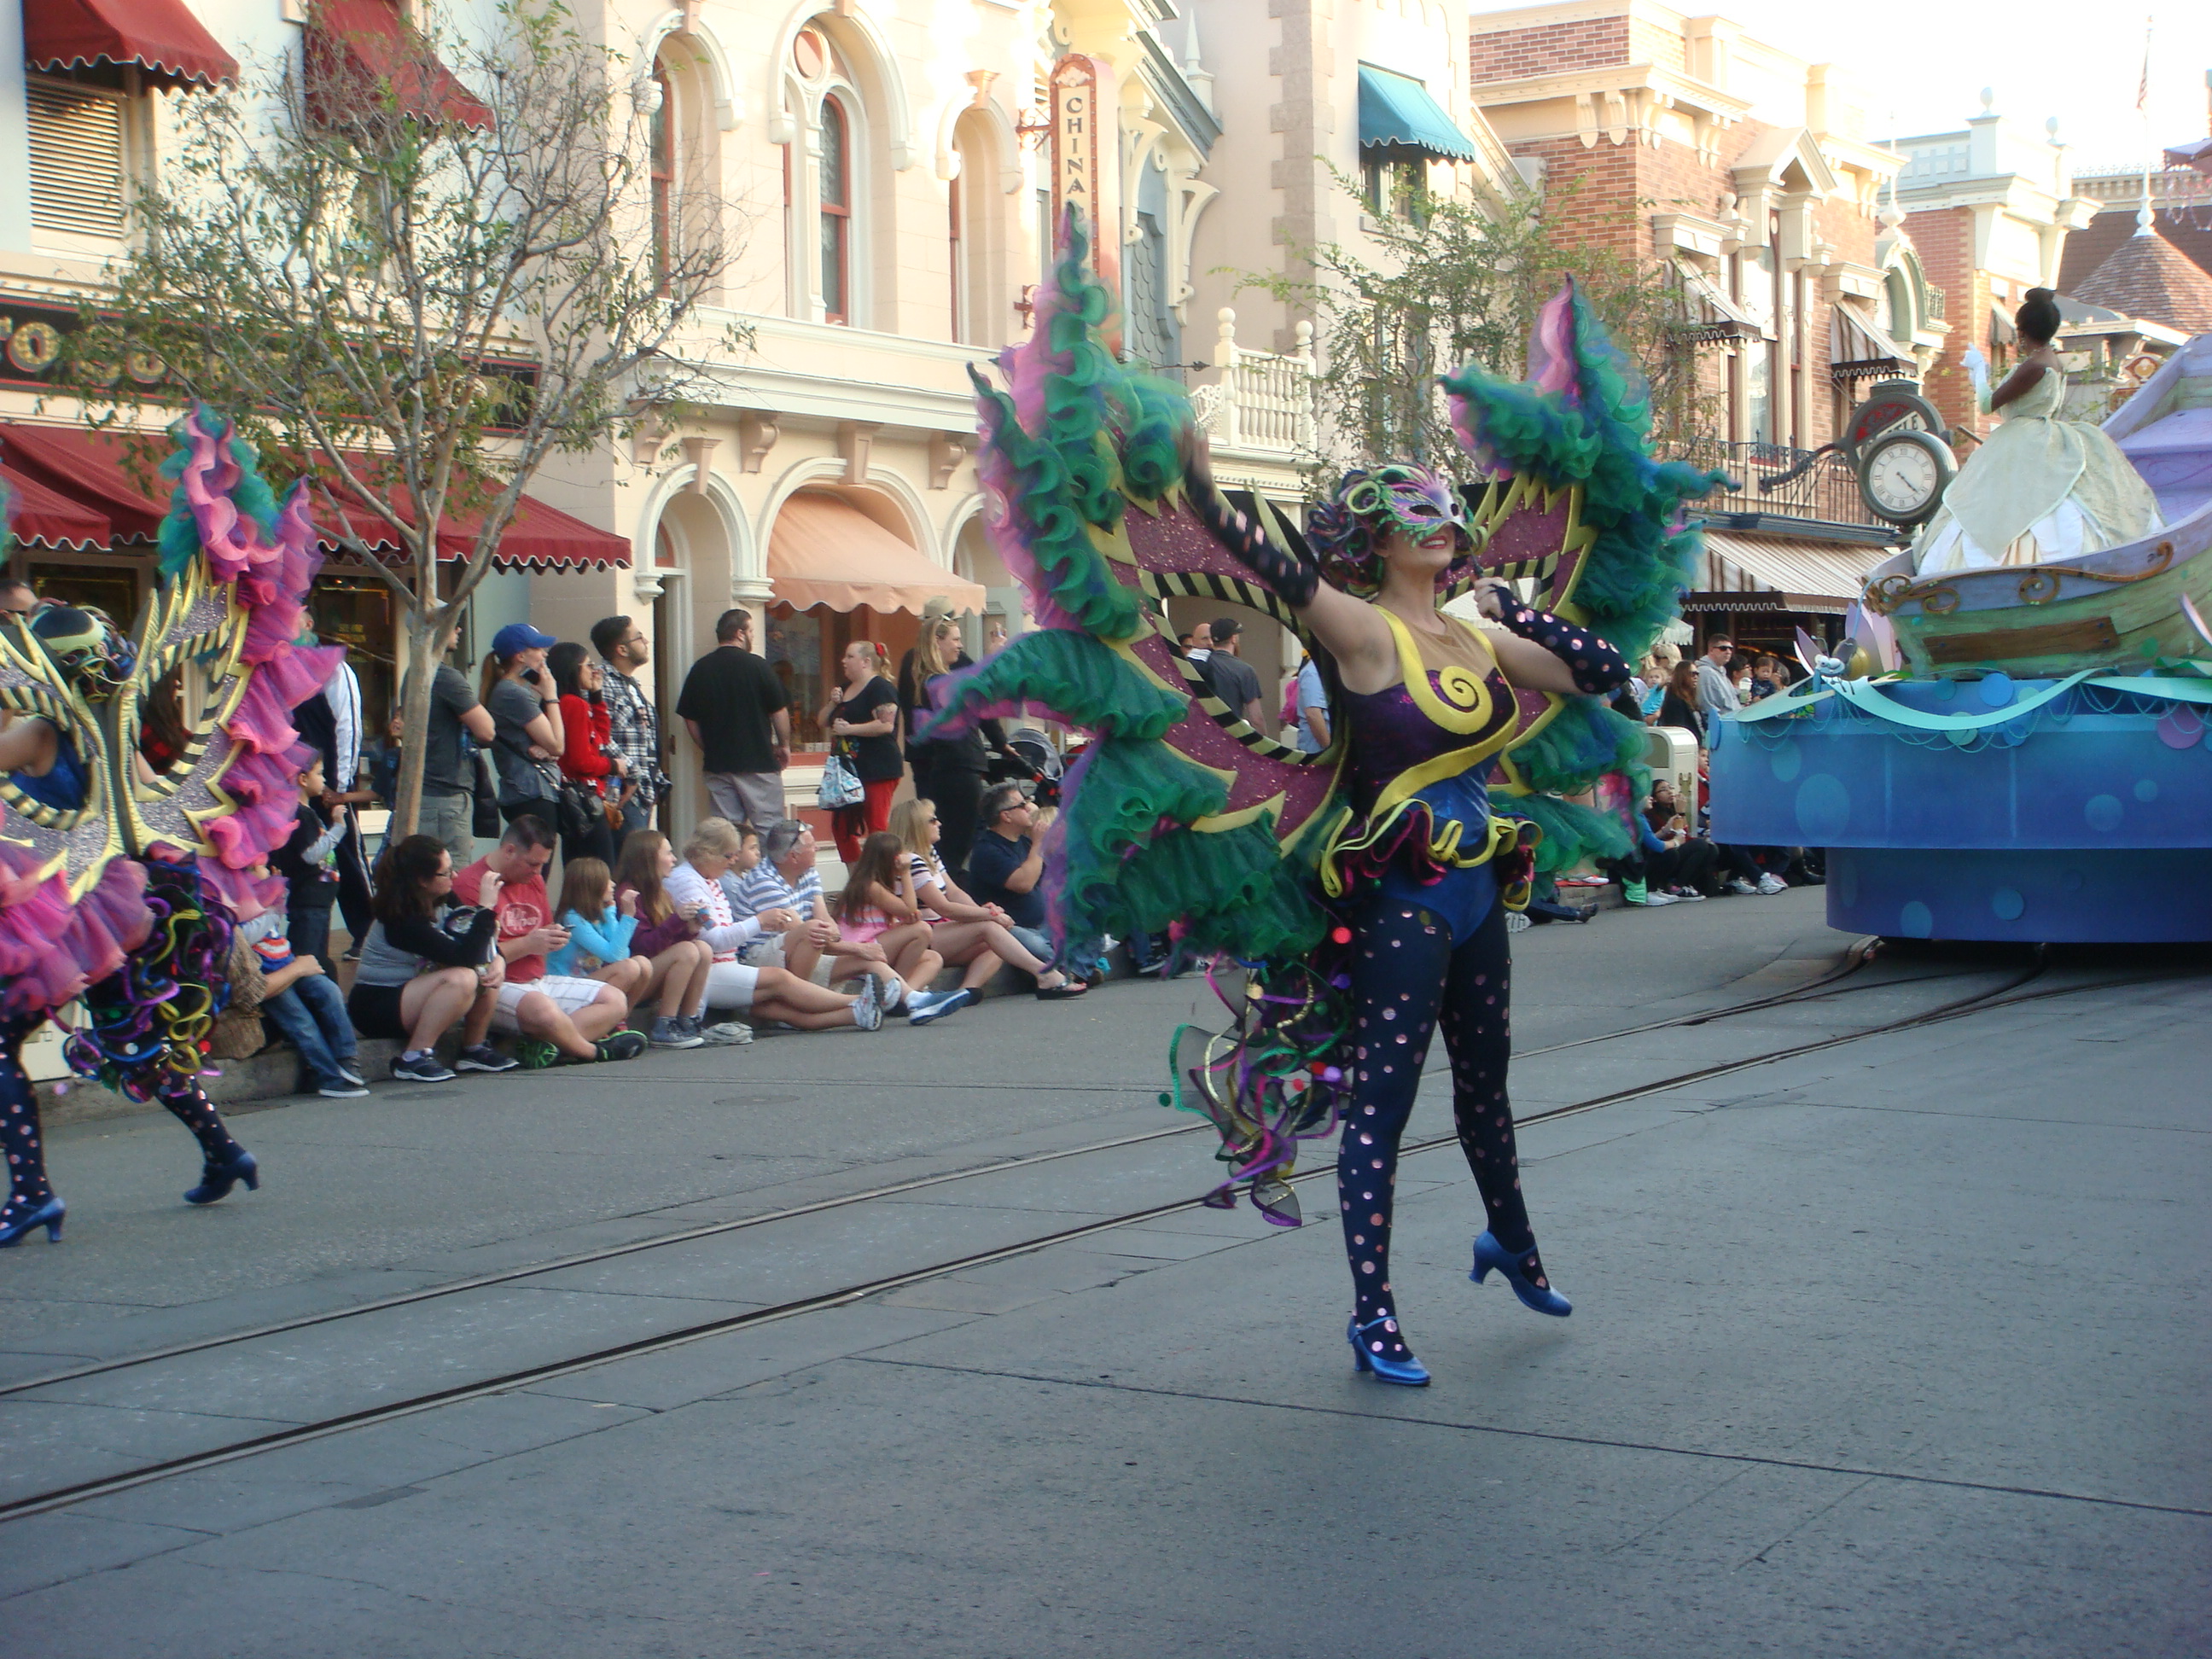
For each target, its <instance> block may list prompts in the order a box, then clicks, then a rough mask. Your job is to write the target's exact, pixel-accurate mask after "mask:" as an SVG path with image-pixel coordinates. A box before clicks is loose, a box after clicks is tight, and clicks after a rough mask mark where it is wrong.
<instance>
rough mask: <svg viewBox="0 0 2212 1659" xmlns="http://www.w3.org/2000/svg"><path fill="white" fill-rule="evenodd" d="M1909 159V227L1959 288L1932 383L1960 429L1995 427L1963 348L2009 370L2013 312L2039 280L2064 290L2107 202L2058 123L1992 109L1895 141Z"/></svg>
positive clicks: (1935, 278)
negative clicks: (2091, 193) (1953, 126)
mask: <svg viewBox="0 0 2212 1659" xmlns="http://www.w3.org/2000/svg"><path fill="white" fill-rule="evenodd" d="M1893 148H1894V149H1896V150H1897V151H1898V152H1899V154H1900V155H1902V156H1903V157H1904V159H1905V169H1904V171H1903V172H1902V173H1899V175H1898V179H1897V199H1898V203H1899V205H1900V206H1901V207H1903V208H1904V209H1905V224H1904V228H1905V233H1906V234H1907V235H1909V236H1910V237H1911V240H1912V243H1913V245H1914V246H1916V247H1917V249H1918V250H1919V253H1920V258H1921V262H1922V264H1923V268H1924V270H1926V272H1927V274H1928V278H1929V281H1930V282H1932V283H1936V284H1937V285H1939V286H1940V287H1942V289H1944V290H1945V292H1946V294H1947V295H1948V300H1949V308H1948V318H1949V320H1950V322H1951V324H1952V329H1951V333H1950V336H1949V337H1948V339H1947V340H1946V341H1945V342H1944V343H1943V347H1942V352H1941V354H1940V357H1939V360H1938V361H1937V362H1935V363H1934V364H1933V365H1932V366H1931V367H1930V368H1929V373H1928V374H1927V376H1926V378H1925V380H1923V389H1924V390H1925V392H1927V395H1928V398H1929V401H1930V402H1932V403H1934V404H1935V405H1936V408H1937V409H1938V410H1941V411H1942V415H1943V416H1944V418H1945V419H1946V420H1947V421H1948V422H1950V423H1951V425H1952V427H1953V428H1954V429H1956V428H1966V429H1967V430H1969V431H1972V432H1974V433H1977V434H1978V433H1981V432H1983V431H1984V430H1985V429H1986V428H1987V425H1988V417H1987V416H1984V415H1982V414H1981V413H1980V412H1979V411H1978V410H1976V409H1975V407H1974V393H1973V387H1972V384H1971V383H1970V382H1969V381H1968V380H1967V377H1966V372H1965V370H1964V369H1963V368H1961V367H1960V362H1959V360H1960V357H1961V356H1963V355H1964V353H1965V351H1966V348H1967V347H1968V346H1970V345H1978V346H1979V347H1980V348H1981V349H1982V350H1983V351H1984V353H1985V354H1986V355H1988V356H1989V357H1990V363H1991V371H1990V372H1991V373H1992V374H1996V375H1999V377H2000V378H2002V376H2001V369H2002V365H2003V364H2004V363H2005V362H2006V361H2007V359H2008V356H2009V355H2010V353H2011V350H2012V348H2013V344H2014V341H2013V325H2012V313H2014V311H2015V310H2016V309H2017V308H2018V307H2019V305H2020V302H2021V300H2022V299H2023V298H2025V297H2026V295H2027V290H2028V289H2032V288H2051V289H2056V288H2057V287H2058V286H2059V285H2060V284H2059V270H2060V266H2061V262H2062V259H2063V255H2064V252H2065V248H2066V242H2067V238H2068V236H2069V233H2071V232H2074V231H2078V230H2084V229H2087V228H2088V225H2089V222H2090V220H2091V218H2092V217H2093V215H2094V214H2095V212H2096V210H2097V208H2098V206H2099V205H2100V204H2097V203H2096V202H2093V201H2092V200H2090V199H2088V198H2087V197H2084V196H2081V195H2080V194H2078V193H2077V192H2076V191H2075V189H2074V183H2073V173H2072V168H2071V165H2070V163H2069V159H2068V155H2067V148H2066V146H2065V145H2064V144H2063V143H2059V142H2058V139H2057V128H2056V123H2055V122H2054V123H2051V124H2050V125H2046V126H2044V127H2032V126H2027V125H2022V124H2021V123H2018V122H2015V121H2013V120H2011V119H2009V118H2007V117H2004V116H2002V115H1999V114H1997V113H1996V112H1995V111H1994V110H1993V109H1992V108H1991V107H1990V104H1989V103H1988V102H1986V101H1985V102H1984V107H1983V110H1982V112H1981V113H1980V114H1979V115H1978V116H1976V117H1974V118H1972V120H1970V121H1968V122H1967V123H1966V127H1965V129H1964V130H1963V131H1958V132H1938V133H1924V134H1922V135H1920V136H1919V137H1911V138H1899V139H1896V140H1894V141H1893Z"/></svg>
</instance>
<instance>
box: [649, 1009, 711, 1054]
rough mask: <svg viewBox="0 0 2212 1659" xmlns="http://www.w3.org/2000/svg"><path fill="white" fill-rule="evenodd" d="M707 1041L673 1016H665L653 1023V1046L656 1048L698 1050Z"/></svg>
mask: <svg viewBox="0 0 2212 1659" xmlns="http://www.w3.org/2000/svg"><path fill="white" fill-rule="evenodd" d="M706 1042H707V1039H706V1038H704V1037H702V1036H700V1035H699V1034H698V1032H696V1031H695V1030H691V1029H690V1026H688V1025H687V1024H685V1023H684V1021H683V1020H681V1019H678V1018H676V1017H675V1016H673V1015H663V1016H662V1017H661V1018H659V1019H656V1020H654V1021H653V1047H654V1048H702V1047H704V1046H705V1044H706Z"/></svg>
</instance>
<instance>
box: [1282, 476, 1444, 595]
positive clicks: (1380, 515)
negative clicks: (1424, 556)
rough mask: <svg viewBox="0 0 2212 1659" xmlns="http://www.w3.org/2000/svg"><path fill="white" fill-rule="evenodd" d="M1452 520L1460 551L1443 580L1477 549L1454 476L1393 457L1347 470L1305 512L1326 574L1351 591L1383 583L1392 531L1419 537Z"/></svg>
mask: <svg viewBox="0 0 2212 1659" xmlns="http://www.w3.org/2000/svg"><path fill="white" fill-rule="evenodd" d="M1444 525H1449V526H1451V528H1452V532H1453V544H1454V546H1455V547H1456V548H1457V549H1458V550H1459V552H1460V553H1461V555H1462V557H1461V558H1458V559H1455V560H1453V561H1452V563H1451V566H1450V568H1448V569H1447V570H1446V571H1445V572H1444V574H1443V582H1444V585H1446V586H1452V585H1455V584H1456V583H1458V582H1459V581H1460V580H1462V579H1463V578H1464V577H1465V576H1466V575H1467V574H1468V571H1467V569H1465V568H1462V567H1463V566H1465V565H1466V564H1467V559H1466V557H1465V556H1467V555H1470V554H1472V553H1473V552H1474V546H1475V538H1474V532H1472V531H1471V530H1470V529H1469V528H1468V520H1467V503H1466V502H1465V501H1463V500H1462V499H1461V496H1460V493H1459V491H1458V489H1456V488H1455V486H1454V485H1453V483H1452V482H1451V480H1450V479H1449V478H1446V477H1442V476H1441V475H1440V474H1437V473H1435V472H1432V471H1430V470H1429V469H1428V468H1427V467H1425V466H1411V465H1401V464H1395V463H1394V464H1393V465H1389V466H1378V467H1376V469H1374V471H1364V470H1362V471H1351V472H1347V473H1346V474H1345V475H1344V477H1343V479H1342V480H1341V481H1340V483H1338V484H1337V487H1336V494H1335V495H1333V496H1332V497H1330V499H1329V500H1328V501H1324V502H1322V504H1321V505H1320V506H1318V507H1315V508H1314V509H1313V510H1312V511H1311V512H1310V513H1309V514H1308V515H1307V518H1306V538H1307V539H1308V541H1310V543H1311V544H1313V547H1314V549H1315V550H1316V552H1318V553H1319V554H1320V555H1321V568H1322V574H1324V575H1325V576H1327V577H1328V580H1330V581H1332V582H1334V583H1335V584H1336V585H1337V586H1340V587H1341V588H1344V589H1345V590H1346V592H1352V593H1358V594H1360V595H1362V596H1365V595H1368V594H1371V593H1373V592H1375V591H1376V589H1377V588H1379V587H1380V586H1382V583H1383V556H1382V550H1383V543H1384V542H1385V541H1386V540H1388V539H1389V536H1390V534H1391V532H1393V531H1402V532H1404V533H1405V534H1406V535H1407V537H1408V538H1412V539H1413V540H1415V541H1419V539H1420V538H1422V537H1424V536H1427V535H1430V534H1431V533H1432V532H1435V531H1436V530H1437V529H1438V528H1439V527H1440V526H1444Z"/></svg>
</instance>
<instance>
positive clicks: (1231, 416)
mask: <svg viewBox="0 0 2212 1659" xmlns="http://www.w3.org/2000/svg"><path fill="white" fill-rule="evenodd" d="M1218 322H1219V325H1220V332H1219V333H1218V335H1217V336H1216V337H1215V340H1214V347H1213V354H1214V355H1213V366H1214V367H1215V368H1218V369H1219V370H1220V371H1221V378H1220V379H1219V380H1217V381H1216V382H1215V383H1214V384H1212V386H1200V387H1198V388H1197V389H1196V390H1195V391H1194V392H1192V393H1191V404H1192V405H1193V407H1194V409H1195V410H1197V412H1198V418H1199V424H1200V426H1201V427H1202V428H1204V429H1205V430H1206V434H1207V435H1208V437H1209V438H1210V439H1211V441H1212V442H1213V443H1214V444H1216V445H1218V447H1221V448H1223V449H1225V450H1242V451H1244V452H1247V453H1259V454H1273V455H1282V456H1286V457H1287V456H1297V455H1310V454H1311V453H1313V449H1314V351H1313V325H1312V324H1311V323H1300V324H1299V325H1297V333H1296V339H1297V350H1295V351H1292V352H1289V353H1283V352H1275V351H1252V350H1249V349H1246V348H1245V347H1243V346H1240V345H1238V344H1237V313H1235V312H1234V311H1232V310H1231V309H1230V308H1229V307H1227V306H1224V307H1222V308H1221V311H1220V313H1219V317H1218Z"/></svg>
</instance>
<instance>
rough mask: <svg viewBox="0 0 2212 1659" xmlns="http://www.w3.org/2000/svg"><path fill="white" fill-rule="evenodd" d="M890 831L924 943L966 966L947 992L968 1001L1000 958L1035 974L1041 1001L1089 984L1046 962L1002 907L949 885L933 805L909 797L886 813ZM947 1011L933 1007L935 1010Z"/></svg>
mask: <svg viewBox="0 0 2212 1659" xmlns="http://www.w3.org/2000/svg"><path fill="white" fill-rule="evenodd" d="M891 831H892V833H893V834H894V835H896V836H898V838H899V842H900V844H901V845H902V846H903V847H904V848H906V851H907V871H908V877H909V878H910V879H911V880H912V882H913V884H914V891H915V898H916V899H917V900H918V901H919V902H920V903H921V914H922V915H923V916H924V917H925V918H927V920H928V921H929V922H930V943H931V944H932V945H933V946H935V947H936V950H937V952H938V954H939V956H941V957H944V958H945V961H947V962H949V963H951V964H952V965H953V966H954V967H956V968H964V969H966V970H967V971H966V972H965V973H963V975H961V976H960V988H959V989H958V990H957V991H954V992H952V993H951V994H952V995H953V996H956V997H964V998H968V999H969V1000H973V998H974V995H975V993H976V992H977V991H979V990H981V988H982V987H984V986H986V985H987V984H989V983H990V982H991V976H992V975H994V974H995V973H997V972H998V971H999V965H1000V963H1012V964H1013V965H1014V966H1015V967H1017V968H1018V969H1021V970H1022V971H1023V972H1024V973H1025V974H1028V975H1031V976H1032V977H1033V978H1035V980H1036V994H1037V996H1038V997H1039V998H1040V999H1041V1000H1044V1001H1047V1002H1057V1001H1060V1000H1064V999H1066V998H1068V997H1079V996H1081V995H1082V994H1084V992H1085V991H1086V990H1088V989H1089V988H1090V987H1088V986H1086V985H1085V984H1083V983H1082V982H1081V981H1077V980H1071V979H1070V978H1068V976H1067V975H1066V974H1064V973H1062V972H1061V971H1060V969H1057V968H1053V967H1048V966H1047V965H1046V963H1044V961H1043V960H1042V958H1041V957H1038V956H1036V954H1035V953H1034V952H1033V951H1030V948H1029V947H1028V946H1027V945H1024V944H1023V943H1022V942H1021V940H1019V939H1016V938H1015V937H1014V935H1013V933H1012V931H1011V929H1010V927H1009V924H1010V923H1011V921H1012V917H1011V916H1009V915H1007V914H1006V911H1005V910H1004V909H1002V908H1000V907H999V906H997V905H995V904H978V903H976V902H975V900H974V899H972V898H970V897H969V896H968V895H967V894H966V893H964V892H963V891H961V890H960V889H959V888H957V887H956V886H955V885H953V883H952V878H951V876H950V875H948V874H947V873H946V872H945V860H943V859H941V858H939V857H938V855H937V838H938V836H939V835H940V834H941V833H942V829H941V827H940V826H939V823H938V821H937V808H936V806H935V805H933V804H932V803H931V802H929V801H926V800H910V801H907V802H905V803H904V804H903V805H900V806H898V807H896V809H894V810H893V811H892V813H891ZM949 1012H951V1009H950V1008H945V1007H939V1009H938V1010H937V1011H936V1014H945V1013H949ZM935 1017H936V1015H935V1014H933V1016H932V1018H935Z"/></svg>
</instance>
